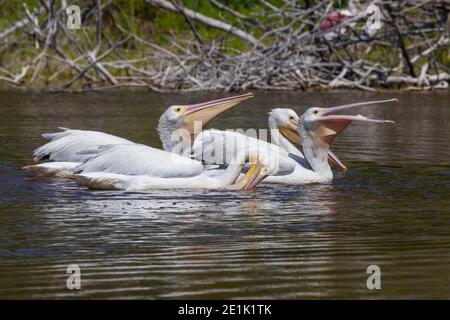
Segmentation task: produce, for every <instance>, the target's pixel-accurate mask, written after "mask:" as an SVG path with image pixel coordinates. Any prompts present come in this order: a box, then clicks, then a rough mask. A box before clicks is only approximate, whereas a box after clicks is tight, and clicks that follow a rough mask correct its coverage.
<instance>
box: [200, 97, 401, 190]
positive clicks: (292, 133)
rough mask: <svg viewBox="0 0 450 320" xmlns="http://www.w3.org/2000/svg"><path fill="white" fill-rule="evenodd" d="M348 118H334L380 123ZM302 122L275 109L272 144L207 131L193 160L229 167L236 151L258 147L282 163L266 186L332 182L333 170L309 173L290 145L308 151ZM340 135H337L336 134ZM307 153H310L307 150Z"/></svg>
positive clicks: (300, 155) (306, 163)
mask: <svg viewBox="0 0 450 320" xmlns="http://www.w3.org/2000/svg"><path fill="white" fill-rule="evenodd" d="M391 101H397V99H390V100H381V101H369V102H360V103H354V104H349V105H343V106H338V107H334V108H328V109H324V108H314V109H315V110H316V111H317V112H319V111H320V110H321V111H320V112H323V113H326V112H329V113H330V114H331V113H333V112H337V111H340V110H345V109H348V108H353V107H358V106H364V105H369V104H376V103H384V102H391ZM309 110H311V109H308V111H309ZM327 110H328V111H327ZM308 111H307V112H308ZM336 117H338V116H336ZM347 117H353V118H346V120H345V121H344V119H340V120H338V119H335V120H334V122H335V123H343V121H344V122H345V123H346V126H348V125H349V124H350V123H351V121H353V120H361V121H370V122H380V121H378V120H371V119H368V118H364V117H362V118H361V117H359V116H357V117H354V116H347ZM329 121H331V120H329ZM382 122H384V121H382ZM388 122H389V121H388ZM302 123H303V122H302V120H301V118H298V116H297V114H296V113H295V112H294V111H293V110H290V109H274V110H273V111H272V112H271V113H270V116H269V128H270V130H271V135H272V142H273V144H271V143H267V142H265V141H262V140H259V139H255V138H253V137H248V136H245V135H243V134H240V133H238V132H232V131H218V130H206V131H203V132H202V133H201V134H200V135H199V136H198V138H197V139H196V141H195V142H194V146H193V151H194V157H195V158H196V159H198V160H203V161H204V162H205V163H207V164H213V163H217V162H219V163H220V161H222V163H224V164H226V163H227V160H228V159H231V158H232V157H233V154H234V152H236V150H241V149H245V148H248V147H249V146H250V147H252V148H255V147H257V148H258V149H259V150H260V152H265V153H268V154H271V155H273V154H276V155H277V159H278V161H279V163H278V171H276V172H275V174H274V175H270V176H268V177H267V178H266V179H264V181H263V183H283V184H305V183H312V182H324V183H325V182H330V181H331V180H332V177H333V175H332V172H331V169H330V171H329V172H328V171H327V172H326V173H327V174H326V175H325V174H323V175H322V172H321V171H320V170H319V171H318V172H315V171H314V170H310V169H311V162H310V159H308V157H306V155H303V153H302V152H301V151H300V150H299V149H297V148H296V147H295V146H294V145H293V143H291V141H292V142H294V143H296V144H298V145H301V146H303V151H304V152H305V146H304V141H303V138H304V137H303V135H301V134H300V126H301V125H302ZM346 126H345V127H346ZM343 129H345V128H343ZM343 129H342V130H343ZM342 130H341V131H342ZM341 131H339V132H338V133H340V132H341ZM338 133H336V135H337V134H338ZM333 139H334V138H333ZM331 142H332V140H330V141H329V143H331ZM307 150H309V151H311V150H310V149H308V148H307ZM326 150H327V158H328V160H329V161H330V162H332V163H334V164H336V165H338V166H339V167H340V168H341V169H342V170H344V171H345V170H346V167H345V166H344V165H343V164H342V162H341V161H340V160H339V159H338V158H337V157H336V156H335V155H334V154H333V153H332V152H331V151H330V150H329V146H328V147H327V148H326ZM222 152H223V154H222ZM212 155H213V156H212ZM328 168H329V165H328Z"/></svg>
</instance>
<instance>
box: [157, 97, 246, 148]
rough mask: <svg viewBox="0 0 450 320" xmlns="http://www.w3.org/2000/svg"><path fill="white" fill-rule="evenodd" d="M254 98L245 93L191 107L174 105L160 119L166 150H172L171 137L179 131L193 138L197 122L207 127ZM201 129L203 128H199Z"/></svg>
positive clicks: (162, 138) (159, 127)
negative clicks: (211, 122) (215, 119)
mask: <svg viewBox="0 0 450 320" xmlns="http://www.w3.org/2000/svg"><path fill="white" fill-rule="evenodd" d="M251 97H253V93H251V92H249V93H245V94H241V95H238V96H233V97H228V98H223V99H218V100H212V101H208V102H203V103H197V104H191V105H174V106H170V107H169V108H167V109H166V111H165V112H164V113H163V114H162V115H161V117H160V118H159V125H158V131H159V134H160V137H161V141H162V143H163V147H164V149H165V150H170V149H171V146H172V144H173V143H172V142H171V135H172V133H173V132H174V131H175V130H177V129H185V130H187V132H189V133H190V134H191V135H192V136H193V135H194V134H196V133H197V134H198V133H200V131H199V132H195V129H196V128H195V127H194V124H195V122H196V121H199V122H200V123H201V127H204V126H206V124H207V123H209V122H210V121H211V120H213V119H214V118H215V117H217V116H218V115H219V114H221V113H222V112H225V111H226V110H228V109H231V108H232V107H234V106H236V105H237V104H238V103H240V102H242V101H244V100H247V99H249V98H251ZM199 129H201V128H199Z"/></svg>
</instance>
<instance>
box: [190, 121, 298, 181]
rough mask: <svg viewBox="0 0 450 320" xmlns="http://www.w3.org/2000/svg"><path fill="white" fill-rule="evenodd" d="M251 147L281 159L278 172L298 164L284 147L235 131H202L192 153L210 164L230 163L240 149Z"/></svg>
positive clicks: (292, 168)
mask: <svg viewBox="0 0 450 320" xmlns="http://www.w3.org/2000/svg"><path fill="white" fill-rule="evenodd" d="M249 149H253V150H258V152H259V154H261V155H267V156H270V157H272V158H273V157H274V156H275V157H276V159H277V161H279V163H278V171H277V174H289V173H291V172H292V171H293V170H294V168H295V166H296V160H295V159H293V158H291V157H290V155H289V154H288V152H287V151H286V150H284V149H283V148H280V147H279V146H277V145H274V144H271V143H268V142H266V141H263V140H260V139H256V138H253V137H250V136H246V135H244V134H241V133H239V132H234V131H222V130H214V129H212V130H205V131H203V132H201V133H200V134H199V135H198V136H197V138H196V139H195V141H194V145H193V146H192V155H193V158H194V159H196V160H199V161H202V162H203V163H205V164H208V165H211V164H218V165H228V164H230V162H231V160H232V159H233V158H234V157H235V156H236V154H237V152H238V151H240V150H249Z"/></svg>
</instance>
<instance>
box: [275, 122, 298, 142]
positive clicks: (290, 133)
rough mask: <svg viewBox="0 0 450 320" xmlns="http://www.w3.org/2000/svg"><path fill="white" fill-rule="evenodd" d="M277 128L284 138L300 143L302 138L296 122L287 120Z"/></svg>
mask: <svg viewBox="0 0 450 320" xmlns="http://www.w3.org/2000/svg"><path fill="white" fill-rule="evenodd" d="M277 128H278V131H280V133H281V134H282V135H283V136H284V137H285V138H286V139H288V140H289V141H291V142H292V143H294V144H296V145H299V146H301V145H302V140H301V138H300V135H299V134H298V122H297V123H293V122H289V123H288V124H287V125H286V126H278V127H277Z"/></svg>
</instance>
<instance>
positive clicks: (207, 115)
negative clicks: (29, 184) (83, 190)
mask: <svg viewBox="0 0 450 320" xmlns="http://www.w3.org/2000/svg"><path fill="white" fill-rule="evenodd" d="M251 97H253V93H246V94H242V95H238V96H234V97H228V98H223V99H218V100H213V101H208V102H204V103H198V104H193V105H175V106H170V107H169V108H167V109H166V111H165V112H164V113H163V114H162V115H161V117H160V119H159V124H158V132H159V136H160V139H161V142H162V145H163V148H164V150H167V151H172V150H173V148H174V146H175V144H176V143H178V146H180V148H181V149H183V148H188V149H189V148H190V143H191V142H190V141H191V139H192V138H195V137H194V134H197V133H198V132H195V128H194V122H195V121H201V123H202V126H205V125H206V124H207V123H208V122H210V121H211V120H213V119H214V118H215V117H217V116H218V115H219V114H221V113H222V112H224V111H226V110H228V109H230V108H232V107H234V106H236V105H237V104H238V103H240V102H242V101H244V100H246V99H248V98H251ZM61 129H62V130H63V131H62V132H57V133H44V134H43V135H42V136H43V137H44V138H45V139H47V140H50V142H48V143H47V144H45V145H43V146H41V147H40V148H38V149H36V150H35V151H34V160H35V161H39V160H46V159H49V160H53V161H56V162H48V163H41V164H37V165H30V166H25V167H24V168H23V169H25V170H27V171H30V172H35V173H39V174H44V175H59V176H65V175H67V174H70V173H72V170H73V169H74V168H75V167H78V166H80V165H81V164H82V163H83V162H85V161H86V160H88V159H90V158H91V157H93V156H94V155H95V154H97V153H99V152H101V151H102V150H103V148H104V146H110V145H122V146H126V145H136V144H135V143H134V142H132V141H129V140H126V139H123V138H120V137H117V136H114V135H110V134H107V133H103V132H98V131H86V130H71V129H67V128H61ZM177 129H184V132H187V133H188V134H190V135H191V137H189V138H190V139H184V138H183V139H182V140H181V142H180V141H179V140H175V139H177V138H179V137H178V136H176V135H174V134H173V133H174V132H175V130H177ZM186 144H189V145H186ZM139 146H141V145H139ZM124 148H126V147H124ZM137 149H141V147H137ZM148 150H157V149H154V148H150V149H147V151H148ZM155 152H156V151H155ZM127 156H128V155H125V158H126V157H127ZM118 160H119V161H120V159H118ZM116 173H122V172H116ZM149 173H150V174H156V176H158V175H157V172H156V173H155V171H154V170H151V171H150V172H149Z"/></svg>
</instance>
